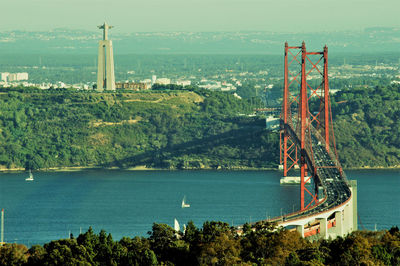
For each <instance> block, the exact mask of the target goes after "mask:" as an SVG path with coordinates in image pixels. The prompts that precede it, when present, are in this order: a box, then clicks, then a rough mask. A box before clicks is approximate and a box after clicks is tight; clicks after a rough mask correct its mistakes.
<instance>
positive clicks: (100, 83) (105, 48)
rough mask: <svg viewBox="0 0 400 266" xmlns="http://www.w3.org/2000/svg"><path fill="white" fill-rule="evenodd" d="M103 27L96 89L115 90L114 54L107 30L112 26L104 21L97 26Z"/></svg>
mask: <svg viewBox="0 0 400 266" xmlns="http://www.w3.org/2000/svg"><path fill="white" fill-rule="evenodd" d="M98 28H99V29H103V40H101V41H99V55H98V66H97V89H98V90H103V89H106V90H115V75H114V56H113V49H112V42H111V40H108V36H107V34H108V30H109V29H111V28H112V26H110V25H108V24H107V23H106V22H104V24H103V25H101V26H98Z"/></svg>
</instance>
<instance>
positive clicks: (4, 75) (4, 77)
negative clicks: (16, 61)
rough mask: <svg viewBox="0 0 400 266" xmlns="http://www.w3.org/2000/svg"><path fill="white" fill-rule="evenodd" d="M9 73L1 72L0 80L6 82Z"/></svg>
mask: <svg viewBox="0 0 400 266" xmlns="http://www.w3.org/2000/svg"><path fill="white" fill-rule="evenodd" d="M9 75H10V73H8V72H4V73H1V80H2V81H5V82H7V80H8V76H9Z"/></svg>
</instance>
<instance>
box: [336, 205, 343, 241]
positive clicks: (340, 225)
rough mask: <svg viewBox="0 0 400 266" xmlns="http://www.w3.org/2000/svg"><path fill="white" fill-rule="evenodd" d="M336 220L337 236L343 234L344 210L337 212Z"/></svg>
mask: <svg viewBox="0 0 400 266" xmlns="http://www.w3.org/2000/svg"><path fill="white" fill-rule="evenodd" d="M335 221H336V226H335V229H336V230H335V233H336V236H343V215H342V211H338V212H335Z"/></svg>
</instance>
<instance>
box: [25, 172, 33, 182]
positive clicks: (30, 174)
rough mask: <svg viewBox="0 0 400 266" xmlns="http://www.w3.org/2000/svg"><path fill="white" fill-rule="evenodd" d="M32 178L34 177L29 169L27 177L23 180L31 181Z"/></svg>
mask: <svg viewBox="0 0 400 266" xmlns="http://www.w3.org/2000/svg"><path fill="white" fill-rule="evenodd" d="M33 180H34V179H33V174H32V171H31V170H29V177H27V178H25V181H33Z"/></svg>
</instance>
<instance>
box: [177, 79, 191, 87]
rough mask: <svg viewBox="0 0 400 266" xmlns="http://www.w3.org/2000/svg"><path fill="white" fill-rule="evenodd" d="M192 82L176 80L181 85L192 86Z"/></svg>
mask: <svg viewBox="0 0 400 266" xmlns="http://www.w3.org/2000/svg"><path fill="white" fill-rule="evenodd" d="M190 84H192V82H191V81H190V80H177V81H176V85H180V86H183V87H185V86H190Z"/></svg>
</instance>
